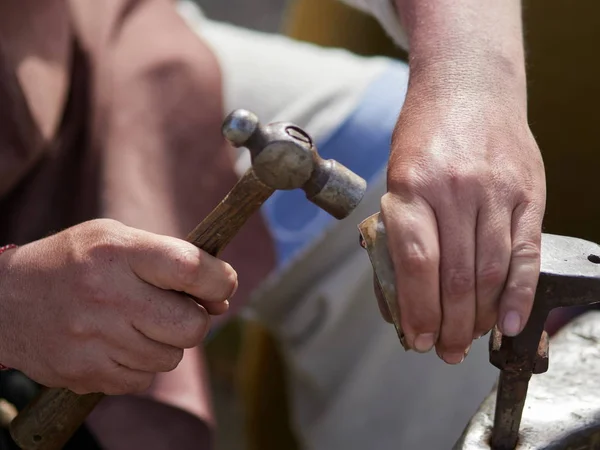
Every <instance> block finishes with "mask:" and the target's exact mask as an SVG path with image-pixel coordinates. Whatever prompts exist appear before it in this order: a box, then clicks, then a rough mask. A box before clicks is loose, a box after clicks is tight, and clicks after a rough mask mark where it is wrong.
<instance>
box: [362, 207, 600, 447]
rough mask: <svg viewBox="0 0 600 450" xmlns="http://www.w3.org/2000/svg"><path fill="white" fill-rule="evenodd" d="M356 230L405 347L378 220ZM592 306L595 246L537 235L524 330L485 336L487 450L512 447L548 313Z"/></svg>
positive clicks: (539, 359) (543, 356)
mask: <svg viewBox="0 0 600 450" xmlns="http://www.w3.org/2000/svg"><path fill="white" fill-rule="evenodd" d="M359 229H360V232H361V236H362V245H363V246H364V247H365V248H366V249H367V251H368V253H369V257H370V258H371V262H372V264H373V269H374V272H375V277H376V280H377V283H378V286H379V288H380V290H381V294H382V295H383V297H384V299H385V302H386V304H387V305H388V307H389V309H390V313H391V316H392V319H393V321H394V324H395V326H396V329H397V331H398V335H399V337H400V339H401V342H402V344H403V346H405V343H404V340H403V333H402V328H401V326H400V311H399V310H398V305H397V300H396V287H395V277H394V271H393V267H392V262H391V259H390V256H389V253H388V249H387V240H386V237H385V227H384V225H383V222H382V221H381V219H380V217H379V214H375V215H373V216H371V217H369V218H368V219H366V220H365V221H363V222H362V223H361V224H360V225H359ZM598 302H600V246H599V245H597V244H595V243H592V242H588V241H585V240H582V239H577V238H572V237H564V236H556V235H548V234H545V235H543V237H542V261H541V273H540V279H539V283H538V287H537V291H536V295H535V301H534V304H533V308H532V311H531V315H530V317H529V320H528V322H527V324H526V326H525V328H524V329H523V331H522V332H521V333H520V334H519V335H518V336H516V337H513V338H509V337H505V336H502V335H501V333H500V332H499V331H498V330H497V329H496V330H494V331H493V332H492V334H491V336H490V362H491V363H492V364H493V365H495V366H496V367H498V368H499V369H500V370H501V372H500V378H499V383H498V391H497V397H496V410H495V415H494V427H493V431H492V437H491V448H493V449H495V450H513V449H514V448H515V446H516V444H517V440H518V436H519V425H520V422H521V415H522V412H523V407H524V404H525V397H526V395H527V387H528V384H529V380H530V378H531V375H532V374H534V373H543V372H545V371H546V370H548V336H547V335H546V334H545V332H544V324H545V322H546V319H547V317H548V314H549V313H550V311H552V310H553V309H554V308H560V307H567V306H584V305H590V304H593V303H598ZM405 348H406V346H405Z"/></svg>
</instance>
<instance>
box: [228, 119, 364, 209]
mask: <svg viewBox="0 0 600 450" xmlns="http://www.w3.org/2000/svg"><path fill="white" fill-rule="evenodd" d="M222 132H223V136H224V137H225V138H226V139H227V140H228V141H229V142H230V143H231V144H232V145H233V146H234V147H246V148H247V149H248V150H249V151H250V154H251V157H252V169H253V170H254V173H255V174H256V176H257V177H258V178H259V179H260V181H261V182H263V183H264V184H266V185H267V186H269V187H271V188H272V189H278V190H291V189H303V190H304V191H305V193H306V197H307V198H308V200H310V201H311V202H313V203H314V204H316V205H317V206H319V207H320V208H322V209H323V210H325V211H326V212H328V213H329V214H331V215H332V216H334V217H335V218H336V219H343V218H345V217H346V216H348V214H350V213H351V212H352V211H353V210H354V209H355V208H356V206H358V204H359V203H360V201H361V200H362V198H363V196H364V193H365V191H366V189H367V183H366V181H365V180H363V179H362V178H361V177H359V176H358V175H356V174H355V173H354V172H352V171H351V170H349V169H348V168H346V167H344V166H343V165H342V164H340V163H339V162H337V161H334V160H323V159H322V158H321V157H320V156H319V154H318V152H317V149H316V147H315V146H314V144H313V141H312V139H311V137H310V136H309V135H308V134H307V133H306V132H305V131H304V130H302V129H301V128H300V127H298V126H296V125H294V124H292V123H287V122H277V123H272V124H269V125H266V126H262V125H261V124H260V122H259V120H258V117H257V116H256V115H255V114H254V113H252V112H250V111H246V110H243V109H239V110H236V111H233V112H232V113H231V114H229V116H227V118H226V119H225V121H224V123H223V128H222Z"/></svg>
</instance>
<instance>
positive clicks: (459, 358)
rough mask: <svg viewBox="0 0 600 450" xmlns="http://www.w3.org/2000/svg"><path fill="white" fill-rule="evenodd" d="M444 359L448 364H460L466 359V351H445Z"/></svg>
mask: <svg viewBox="0 0 600 450" xmlns="http://www.w3.org/2000/svg"><path fill="white" fill-rule="evenodd" d="M443 359H444V361H445V362H446V363H448V364H460V363H461V362H463V361H464V359H465V354H464V353H444V358H443Z"/></svg>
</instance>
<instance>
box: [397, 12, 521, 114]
mask: <svg viewBox="0 0 600 450" xmlns="http://www.w3.org/2000/svg"><path fill="white" fill-rule="evenodd" d="M396 8H397V10H398V13H399V15H400V20H401V22H402V24H403V25H404V28H405V30H406V33H407V35H408V40H409V43H410V60H409V64H410V68H411V73H412V76H413V79H414V77H426V78H427V81H428V83H432V84H433V85H434V86H435V87H437V88H439V89H442V90H445V91H449V90H450V91H452V90H454V89H456V87H457V86H459V87H460V88H461V89H473V90H479V91H481V90H486V91H487V89H492V90H493V91H496V92H497V93H498V94H500V93H502V92H500V90H501V89H508V90H510V91H511V94H512V96H514V97H517V98H518V99H519V100H521V101H522V102H523V105H522V106H523V107H525V98H526V84H525V60H524V54H523V39H522V35H523V32H522V26H521V2H520V1H519V0H506V1H496V0H484V1H480V0H464V1H460V2H456V1H454V0H428V1H423V0H396Z"/></svg>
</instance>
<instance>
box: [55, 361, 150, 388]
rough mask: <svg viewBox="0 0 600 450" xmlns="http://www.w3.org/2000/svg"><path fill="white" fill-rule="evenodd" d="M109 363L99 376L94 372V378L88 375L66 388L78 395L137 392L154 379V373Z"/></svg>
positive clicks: (147, 386) (146, 386)
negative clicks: (82, 380) (80, 381)
mask: <svg viewBox="0 0 600 450" xmlns="http://www.w3.org/2000/svg"><path fill="white" fill-rule="evenodd" d="M109 364H110V366H109V367H108V368H107V369H106V371H102V373H101V374H100V375H101V376H98V375H99V374H98V373H96V374H95V375H96V377H95V378H93V379H92V378H90V377H88V378H87V379H86V380H85V381H84V382H83V383H78V384H72V385H70V386H68V389H69V390H71V391H73V392H74V393H76V394H78V395H86V394H91V393H95V392H101V393H103V394H106V395H125V394H137V393H140V392H144V391H146V390H147V389H148V388H149V387H150V386H151V385H152V382H153V381H154V377H155V374H154V373H150V372H142V371H139V370H133V369H130V368H128V367H125V366H122V365H121V364H119V363H117V362H114V361H110V362H109ZM49 387H50V386H49Z"/></svg>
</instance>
